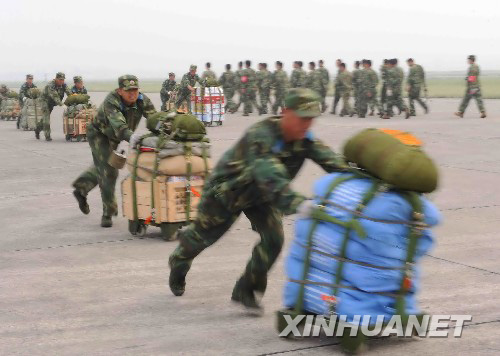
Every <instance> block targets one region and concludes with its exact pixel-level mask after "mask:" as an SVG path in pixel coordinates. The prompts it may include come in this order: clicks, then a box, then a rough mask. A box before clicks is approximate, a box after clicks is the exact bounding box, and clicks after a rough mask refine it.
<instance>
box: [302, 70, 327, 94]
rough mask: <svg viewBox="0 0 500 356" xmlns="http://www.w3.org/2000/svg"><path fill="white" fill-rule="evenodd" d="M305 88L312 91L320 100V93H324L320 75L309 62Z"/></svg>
mask: <svg viewBox="0 0 500 356" xmlns="http://www.w3.org/2000/svg"><path fill="white" fill-rule="evenodd" d="M306 88H308V89H311V90H314V91H315V92H316V93H317V94H318V96H319V97H320V98H321V93H322V92H323V91H324V87H323V78H322V77H321V73H320V72H319V71H318V70H316V63H314V62H309V73H307V78H306Z"/></svg>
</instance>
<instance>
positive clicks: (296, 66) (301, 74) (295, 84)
mask: <svg viewBox="0 0 500 356" xmlns="http://www.w3.org/2000/svg"><path fill="white" fill-rule="evenodd" d="M303 65H304V64H303V63H302V61H295V62H293V70H292V75H291V76H290V87H291V88H305V87H306V78H307V74H306V72H305V71H304V69H302V66H303Z"/></svg>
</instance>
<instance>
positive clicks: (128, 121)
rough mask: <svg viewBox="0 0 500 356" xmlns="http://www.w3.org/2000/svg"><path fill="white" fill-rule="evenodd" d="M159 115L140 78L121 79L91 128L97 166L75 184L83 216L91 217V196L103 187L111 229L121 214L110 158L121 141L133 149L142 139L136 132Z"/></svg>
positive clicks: (115, 172) (106, 222) (106, 219)
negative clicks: (141, 123) (143, 122)
mask: <svg viewBox="0 0 500 356" xmlns="http://www.w3.org/2000/svg"><path fill="white" fill-rule="evenodd" d="M155 112H156V110H155V107H154V105H153V103H152V102H151V100H150V99H149V98H148V97H147V96H146V95H144V94H142V93H141V92H139V81H138V80H137V77H136V76H134V75H123V76H121V77H120V78H118V89H116V90H113V91H112V92H110V93H109V94H108V95H107V96H106V98H105V99H104V102H103V103H102V104H101V106H100V107H99V110H98V112H97V116H96V118H95V119H94V120H93V121H92V123H89V124H88V125H87V140H88V142H89V145H90V149H91V151H92V159H93V161H94V163H93V164H92V166H90V167H89V168H88V169H87V170H86V171H85V172H83V173H82V174H81V175H80V176H79V177H78V178H77V179H76V180H75V181H74V182H73V187H74V188H75V190H74V191H73V194H74V196H75V198H76V200H77V201H78V205H79V208H80V210H81V211H82V213H84V214H88V213H89V212H90V208H89V205H88V204H87V194H88V193H89V192H90V191H91V190H92V189H94V188H95V187H96V186H97V185H99V188H100V190H101V198H102V205H103V213H102V219H101V226H102V227H111V226H112V225H113V223H112V219H111V217H112V216H113V215H117V213H118V208H117V205H116V198H115V185H116V179H117V178H118V170H117V169H116V168H114V167H112V166H110V165H109V163H108V159H109V156H110V155H111V153H112V152H113V151H114V150H115V149H116V148H117V147H118V144H119V143H120V142H121V141H128V142H129V145H131V146H133V145H134V142H135V141H136V139H137V138H138V137H139V135H138V134H134V130H135V129H136V128H137V126H138V125H139V122H140V120H141V118H142V117H143V116H144V117H146V118H148V117H149V115H151V114H154V113H155Z"/></svg>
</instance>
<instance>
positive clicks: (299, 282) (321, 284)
mask: <svg viewBox="0 0 500 356" xmlns="http://www.w3.org/2000/svg"><path fill="white" fill-rule="evenodd" d="M289 281H290V282H293V283H298V284H300V285H305V284H311V285H315V286H322V287H334V288H342V289H350V290H355V291H358V292H363V293H367V294H378V295H384V296H387V297H392V298H396V297H397V296H398V294H396V293H389V292H369V291H366V290H362V289H359V288H356V287H353V286H346V285H343V284H334V283H328V282H315V281H307V280H300V279H290V280H289Z"/></svg>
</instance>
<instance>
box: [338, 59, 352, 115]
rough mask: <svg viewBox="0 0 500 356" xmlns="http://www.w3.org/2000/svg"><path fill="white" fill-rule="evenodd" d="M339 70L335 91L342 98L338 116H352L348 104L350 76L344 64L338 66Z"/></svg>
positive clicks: (350, 86)
mask: <svg viewBox="0 0 500 356" xmlns="http://www.w3.org/2000/svg"><path fill="white" fill-rule="evenodd" d="M339 70H340V74H339V75H338V76H337V79H338V86H337V90H338V91H339V95H340V97H341V98H342V110H341V111H340V116H341V117H342V116H344V115H349V116H353V115H354V110H353V109H352V107H351V104H350V103H349V99H350V98H351V90H352V74H351V73H350V72H349V71H348V70H347V69H346V66H345V63H341V64H340V67H339Z"/></svg>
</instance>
